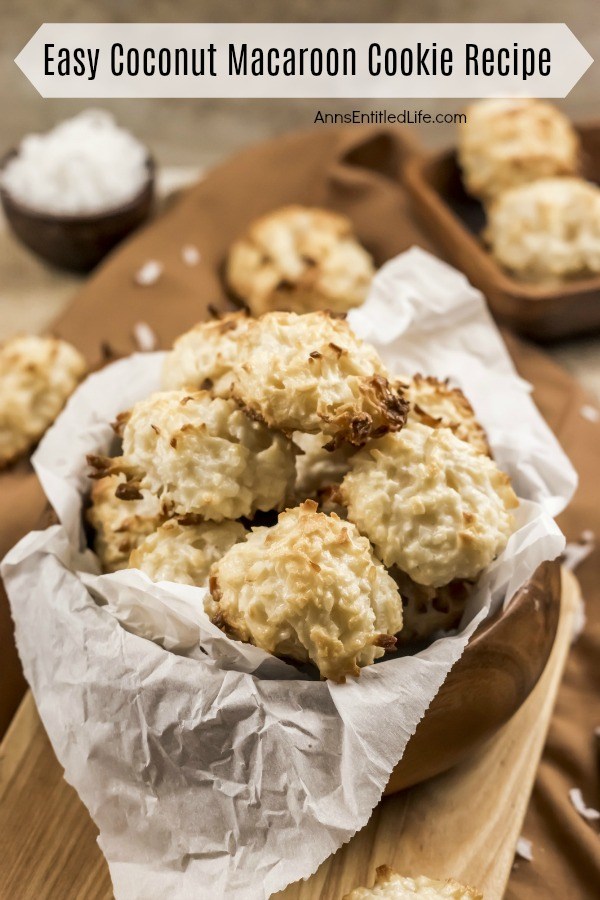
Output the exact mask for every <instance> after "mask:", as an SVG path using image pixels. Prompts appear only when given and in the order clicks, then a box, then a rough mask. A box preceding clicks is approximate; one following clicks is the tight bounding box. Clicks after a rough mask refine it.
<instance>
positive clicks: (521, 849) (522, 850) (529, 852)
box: [515, 836, 533, 862]
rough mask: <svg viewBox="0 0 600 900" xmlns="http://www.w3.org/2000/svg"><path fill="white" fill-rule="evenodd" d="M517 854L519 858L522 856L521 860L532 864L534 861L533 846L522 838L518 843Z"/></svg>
mask: <svg viewBox="0 0 600 900" xmlns="http://www.w3.org/2000/svg"><path fill="white" fill-rule="evenodd" d="M515 854H516V855H517V856H520V857H521V859H526V860H527V861H528V862H531V861H532V860H533V844H532V843H531V841H529V840H527V838H525V837H523V836H521V837H520V838H519V840H518V841H517V846H516V847H515Z"/></svg>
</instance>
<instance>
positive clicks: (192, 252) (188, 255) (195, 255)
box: [181, 244, 202, 266]
mask: <svg viewBox="0 0 600 900" xmlns="http://www.w3.org/2000/svg"><path fill="white" fill-rule="evenodd" d="M181 258H182V260H183V261H184V263H185V264H186V266H197V265H198V263H199V262H200V260H201V258H202V257H201V256H200V251H199V250H198V248H197V247H194V245H193V244H186V245H185V247H182V248H181Z"/></svg>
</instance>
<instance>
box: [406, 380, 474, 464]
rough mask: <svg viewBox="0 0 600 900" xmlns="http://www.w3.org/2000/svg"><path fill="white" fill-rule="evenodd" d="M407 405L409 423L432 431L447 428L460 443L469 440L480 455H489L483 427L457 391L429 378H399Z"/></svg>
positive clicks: (466, 401) (458, 389)
mask: <svg viewBox="0 0 600 900" xmlns="http://www.w3.org/2000/svg"><path fill="white" fill-rule="evenodd" d="M401 380H402V382H403V384H404V383H406V388H405V393H406V396H407V398H408V400H409V402H410V410H409V413H408V418H409V421H417V422H421V423H422V424H423V425H430V426H431V427H432V428H440V427H442V428H449V429H450V430H451V431H453V432H454V434H455V435H456V437H458V438H460V439H461V441H468V443H469V444H471V445H472V446H473V447H475V449H476V450H479V451H480V453H485V454H486V455H487V456H491V450H490V445H489V443H488V439H487V435H486V433H485V431H484V429H483V426H482V425H481V424H480V423H479V422H478V420H477V417H476V415H475V411H474V409H473V407H472V406H471V404H470V403H469V401H468V400H467V398H466V397H465V395H464V394H463V392H462V391H461V390H460V388H457V387H450V385H449V383H448V380H447V379H446V381H441V380H440V379H439V378H434V377H433V376H432V375H428V376H423V375H419V374H417V375H414V376H413V377H412V378H406V379H405V378H402V379H401Z"/></svg>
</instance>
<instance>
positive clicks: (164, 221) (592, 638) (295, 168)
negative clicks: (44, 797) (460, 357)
mask: <svg viewBox="0 0 600 900" xmlns="http://www.w3.org/2000/svg"><path fill="white" fill-rule="evenodd" d="M414 152H417V149H416V148H415V146H414V145H412V144H410V143H409V142H408V140H407V138H406V135H405V132H404V131H403V130H402V129H394V130H392V129H377V128H358V127H350V128H333V127H332V128H325V129H317V128H315V129H313V130H311V131H308V132H303V133H300V134H294V135H290V136H286V137H283V138H280V139H278V140H276V141H273V142H270V143H268V144H265V145H263V146H260V147H256V148H254V149H251V150H249V151H246V152H244V153H243V154H241V155H240V156H238V157H237V158H235V159H233V160H231V161H230V162H228V163H226V164H225V165H223V166H221V167H220V168H218V169H216V170H215V171H214V172H212V173H211V174H210V175H209V176H208V177H207V178H206V180H205V181H203V182H201V183H200V184H199V185H197V186H196V187H194V188H193V189H192V190H190V191H189V192H187V194H186V195H185V196H183V197H182V198H181V199H180V200H179V202H178V203H176V204H175V205H174V206H173V207H172V208H171V209H170V210H169V211H168V212H167V213H165V214H164V215H163V216H162V217H161V218H160V219H159V220H157V221H156V222H155V223H154V224H153V225H151V226H150V227H149V228H147V229H145V230H143V231H141V232H139V233H138V234H137V235H135V236H134V237H133V238H132V239H131V240H130V241H129V242H128V243H127V244H126V246H124V247H121V249H119V250H118V251H117V252H116V253H115V254H114V255H113V256H112V257H111V258H110V259H109V260H108V261H107V262H106V263H105V264H104V265H103V266H102V267H101V269H100V270H98V271H97V272H96V273H95V275H94V276H93V277H92V278H91V279H90V281H89V282H88V283H87V285H86V286H85V288H84V289H83V291H82V292H81V293H80V294H79V296H78V297H77V299H76V300H75V302H74V304H73V305H72V306H71V307H70V309H69V310H68V311H67V312H66V313H65V314H64V315H63V316H62V317H61V318H60V320H59V321H58V322H56V323H55V327H54V329H53V330H54V331H55V332H56V333H57V334H59V335H60V336H61V337H64V338H66V339H67V340H70V341H72V342H73V343H74V344H75V345H76V346H77V347H78V348H79V349H80V350H82V351H83V352H84V353H85V355H86V356H87V358H88V361H89V362H90V364H91V365H96V364H98V363H99V361H100V359H101V355H102V353H101V345H102V344H103V343H104V342H108V343H109V344H110V345H111V347H112V348H113V349H114V351H115V352H116V353H118V354H126V353H130V352H131V351H132V350H133V349H134V348H135V344H134V341H133V337H132V332H133V328H134V325H135V324H136V323H137V322H140V321H144V322H148V323H149V324H150V325H151V326H152V328H153V329H154V330H155V331H156V333H157V335H158V337H159V339H160V343H161V345H162V346H163V347H166V346H169V344H170V342H171V341H172V339H173V338H174V337H175V336H176V335H177V334H179V333H180V332H181V331H183V330H185V329H186V328H187V327H189V326H191V325H192V324H193V323H194V322H196V321H198V320H199V319H202V318H205V317H206V314H207V305H208V304H209V303H212V304H214V305H216V306H217V307H220V308H225V307H226V305H227V303H228V300H227V297H226V295H225V292H224V289H223V284H222V278H221V275H222V271H223V263H224V258H225V254H226V251H227V248H228V247H229V245H230V244H231V242H232V240H233V239H234V238H235V237H237V236H238V235H239V234H240V233H241V232H242V231H243V230H244V228H245V227H246V226H247V224H248V223H249V222H250V221H251V220H252V219H253V218H255V217H256V216H258V215H260V214H261V213H264V212H266V211H267V210H270V209H274V208H276V207H278V206H280V205H284V204H286V203H291V202H299V203H303V204H309V205H310V204H313V205H318V206H326V207H330V208H333V209H335V210H338V211H340V212H342V213H345V214H346V215H348V216H349V217H350V218H351V219H352V221H353V222H354V225H355V228H356V231H357V233H358V236H359V238H360V239H361V241H362V242H363V243H364V244H365V246H366V247H367V248H368V249H369V250H370V251H371V252H372V253H373V255H374V257H375V261H376V263H377V264H381V263H383V262H384V261H385V260H387V259H389V258H390V257H392V256H394V255H395V254H396V253H398V252H400V251H402V250H405V249H407V248H408V247H410V246H411V245H412V244H415V243H416V244H419V245H421V246H423V247H425V248H427V249H432V248H431V246H430V244H429V242H428V240H427V239H426V238H425V237H424V236H423V234H422V233H421V232H420V231H419V229H418V227H417V226H416V225H415V224H414V221H413V218H412V212H411V210H410V208H409V205H408V201H407V198H406V195H405V192H404V190H403V187H402V167H403V162H404V161H405V160H406V158H407V156H408V154H410V153H414ZM186 244H194V245H195V246H197V247H198V249H199V250H200V252H201V255H202V259H201V262H200V264H199V265H198V266H193V267H191V266H188V265H186V264H185V262H184V260H183V258H182V249H183V247H184V246H185V245H186ZM150 259H156V260H158V261H160V262H161V263H162V264H163V266H164V272H163V274H162V276H161V278H160V279H159V280H158V282H157V283H155V284H153V285H150V286H145V287H142V286H139V285H137V284H136V283H135V281H134V275H135V272H136V271H137V270H138V269H139V268H140V267H141V266H142V265H143V264H144V263H145V262H147V261H148V260H150ZM510 349H511V351H512V353H513V357H514V358H515V360H516V362H517V365H518V368H519V370H520V372H521V374H522V375H524V377H525V378H527V379H528V380H530V381H531V382H532V383H533V384H534V386H535V395H534V396H535V399H536V400H537V403H538V405H539V407H540V409H541V411H542V413H543V414H544V415H545V416H546V418H547V420H548V422H549V423H550V425H551V427H552V428H553V429H554V431H555V433H556V434H557V435H558V437H559V439H560V440H561V442H562V444H563V446H564V448H565V450H566V452H567V453H568V454H569V456H570V457H571V459H572V461H573V463H574V465H575V467H576V468H577V469H578V471H579V474H580V478H581V486H580V489H579V491H578V493H577V496H576V498H575V500H574V502H573V503H572V504H571V506H570V508H569V510H568V511H567V512H566V513H565V514H564V515H563V516H562V519H561V525H562V527H563V529H564V530H565V531H566V533H567V536H568V539H569V540H571V541H574V540H577V539H578V538H579V537H580V535H581V533H582V531H584V530H586V529H591V530H593V531H596V533H598V534H599V535H600V481H599V480H598V477H597V473H598V471H599V470H600V453H599V443H600V442H599V437H600V424H598V423H597V422H590V421H589V420H587V419H586V418H584V417H583V416H582V415H581V413H580V410H581V408H582V406H583V405H584V404H585V403H589V402H590V401H589V400H588V399H586V397H585V395H584V393H583V391H582V389H581V388H580V387H579V386H578V385H577V384H576V383H575V382H574V381H573V379H571V378H570V377H569V376H568V375H567V374H566V373H564V372H563V371H561V370H560V369H559V368H558V367H556V366H555V365H554V364H553V363H552V362H550V361H549V360H548V359H547V358H546V357H545V356H543V355H542V354H540V353H539V352H537V351H534V350H533V349H531V348H529V347H526V346H525V345H523V344H521V343H518V342H516V341H515V340H514V339H512V340H511V341H510ZM0 497H1V498H2V504H1V507H0V550H2V551H3V552H4V551H6V550H7V549H8V547H9V546H10V545H11V544H12V543H14V542H15V541H16V540H17V539H18V538H19V537H20V536H21V535H22V534H23V533H24V532H25V531H27V530H28V529H29V528H32V527H36V525H37V524H38V523H39V517H40V513H41V510H42V509H43V507H44V499H43V497H42V495H41V489H40V488H39V486H38V485H37V483H36V481H35V477H34V476H33V474H32V473H31V471H30V470H29V469H28V466H27V465H26V464H25V463H23V464H21V465H20V466H19V467H18V468H16V469H13V470H12V471H10V472H8V473H4V474H3V475H1V476H0ZM598 559H599V556H598V552H597V551H596V553H595V554H594V555H593V556H592V557H590V558H589V559H588V560H587V561H586V562H585V563H584V564H583V565H582V566H581V568H580V569H579V571H578V573H577V574H578V576H579V577H580V579H581V583H582V587H583V593H584V597H585V599H586V601H587V611H588V624H587V627H586V629H585V632H584V633H583V635H582V636H580V638H579V639H578V641H577V643H576V644H575V646H574V649H573V651H572V653H571V657H570V660H569V664H568V668H567V673H566V676H565V681H564V684H563V687H562V689H561V692H560V696H559V700H558V705H557V709H556V714H555V716H554V719H553V722H552V727H551V731H550V735H549V740H548V744H547V747H546V751H545V753H544V759H543V762H542V765H541V767H540V772H539V777H538V780H537V783H536V787H535V791H534V795H533V798H532V802H531V805H530V809H529V812H528V816H527V820H526V822H525V825H524V835H525V836H526V837H528V838H529V839H530V840H532V842H533V853H534V861H533V862H531V863H528V862H524V861H521V862H519V863H518V864H517V865H516V866H515V870H514V874H513V876H512V878H511V881H510V885H509V889H508V896H509V897H510V898H511V900H517V898H518V900H521V898H528V900H529V898H531V900H533V898H535V900H540V898H557V900H559V898H560V900H562V898H570V900H578V898H581V900H583V898H586V900H588V898H592V897H595V896H598V895H599V894H600V840H599V837H598V834H597V829H596V827H595V826H594V825H590V824H589V823H587V822H585V821H584V820H583V819H582V818H581V817H580V816H579V815H578V814H577V812H576V811H575V810H574V808H573V807H572V805H571V803H570V801H569V798H568V791H569V789H570V788H571V787H579V788H580V789H581V790H582V792H583V796H584V798H585V800H586V801H587V803H588V804H589V805H592V806H598V805H599V803H598V801H599V796H598V791H599V784H598V759H597V755H596V747H595V744H594V728H595V727H596V726H599V725H600V709H598V688H599V682H600V670H599V666H598V659H599V658H600V578H599V577H598V576H599V575H600V571H599V568H600V567H599V565H598ZM594 576H595V577H594ZM0 600H1V601H3V602H0V609H1V610H2V616H3V617H4V620H6V619H7V613H6V606H5V604H6V600H5V598H0ZM0 627H2V636H0V640H1V641H2V644H1V645H0V666H1V672H0V677H1V680H2V686H3V687H2V697H3V700H2V706H0V715H3V716H4V722H5V723H6V721H7V718H8V717H9V716H10V715H11V714H12V711H13V710H14V708H15V705H16V703H17V702H18V697H19V696H20V693H21V691H22V682H21V681H20V680H19V675H18V674H17V670H16V657H15V655H14V651H11V649H10V647H9V646H8V639H9V635H8V634H7V630H6V626H5V622H2V621H0ZM7 685H8V689H7V687H6V686H7ZM1 728H2V721H1V720H0V733H1Z"/></svg>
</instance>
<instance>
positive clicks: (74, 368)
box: [0, 335, 86, 469]
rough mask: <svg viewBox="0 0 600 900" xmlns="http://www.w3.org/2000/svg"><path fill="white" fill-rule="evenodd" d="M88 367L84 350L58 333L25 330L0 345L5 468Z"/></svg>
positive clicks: (0, 446)
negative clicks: (37, 333) (49, 334)
mask: <svg viewBox="0 0 600 900" xmlns="http://www.w3.org/2000/svg"><path fill="white" fill-rule="evenodd" d="M85 370H86V365H85V360H84V359H83V357H82V356H81V354H80V353H79V352H78V351H77V350H76V349H75V348H74V347H72V346H71V344H68V343H66V341H61V340H58V339H57V338H53V337H37V336H35V335H22V336H19V337H15V338H12V339H11V340H9V341H6V343H4V344H2V345H1V346H0V469H3V468H4V467H5V466H7V465H9V464H10V463H11V462H13V461H14V460H15V459H17V457H19V456H21V454H23V453H25V452H26V451H27V450H29V449H30V448H31V447H33V445H34V444H36V443H37V442H38V441H39V439H40V438H41V437H42V435H43V434H44V432H45V431H46V430H47V428H48V427H49V426H50V425H51V424H52V423H53V422H54V420H55V419H56V417H57V416H58V414H59V412H60V411H61V409H62V408H63V406H64V405H65V402H66V400H67V398H68V397H69V396H70V395H71V394H72V393H73V391H74V390H75V388H76V387H77V384H78V383H79V381H81V379H82V378H83V375H84V374H85Z"/></svg>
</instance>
